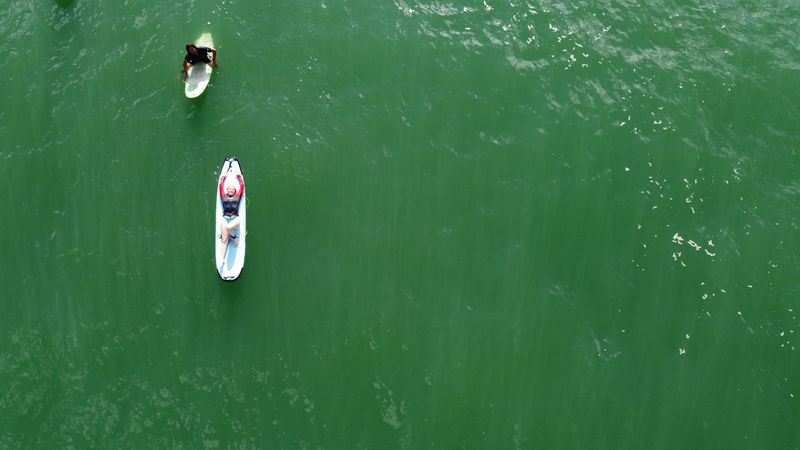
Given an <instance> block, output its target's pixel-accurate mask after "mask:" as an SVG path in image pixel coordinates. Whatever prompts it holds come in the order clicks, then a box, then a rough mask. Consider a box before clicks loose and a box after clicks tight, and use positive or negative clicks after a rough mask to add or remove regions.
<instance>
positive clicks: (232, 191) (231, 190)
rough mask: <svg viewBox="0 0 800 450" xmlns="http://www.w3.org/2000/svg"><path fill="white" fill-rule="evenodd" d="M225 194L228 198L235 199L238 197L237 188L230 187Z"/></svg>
mask: <svg viewBox="0 0 800 450" xmlns="http://www.w3.org/2000/svg"><path fill="white" fill-rule="evenodd" d="M225 193H226V194H228V197H233V196H234V195H236V186H233V185H228V187H227V188H225Z"/></svg>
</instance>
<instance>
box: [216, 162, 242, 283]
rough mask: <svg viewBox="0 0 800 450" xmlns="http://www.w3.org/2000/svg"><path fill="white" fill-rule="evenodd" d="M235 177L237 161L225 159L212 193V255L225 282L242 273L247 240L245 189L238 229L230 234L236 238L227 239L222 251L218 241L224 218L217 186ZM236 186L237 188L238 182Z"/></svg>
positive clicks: (237, 170)
mask: <svg viewBox="0 0 800 450" xmlns="http://www.w3.org/2000/svg"><path fill="white" fill-rule="evenodd" d="M237 175H242V168H241V166H239V160H238V159H237V158H235V157H229V158H226V159H225V162H224V163H223V164H222V170H221V171H220V174H219V180H217V185H216V190H215V191H214V192H215V195H214V199H215V200H216V201H215V202H214V203H215V204H216V213H215V217H216V220H215V222H216V224H215V226H214V243H215V244H214V255H215V257H216V261H217V272H219V276H220V278H222V279H223V280H225V281H233V280H235V279H237V278H238V277H239V275H240V274H241V273H242V268H244V251H245V248H246V246H245V244H246V242H245V239H246V238H247V226H246V225H247V199H246V198H245V196H246V195H247V189H244V190H243V192H242V198H241V199H240V200H239V218H240V220H241V223H240V224H239V228H237V229H235V230H233V232H232V233H231V236H236V239H231V238H229V239H228V243H227V245H225V246H224V247H225V249H224V251H223V244H222V240H221V239H220V227H221V225H222V223H223V222H224V221H225V218H224V217H222V200H221V198H220V193H219V184H220V182H223V181H224V179H225V178H226V177H230V178H229V179H228V180H227V181H230V180H237V178H236V176H237ZM242 183H244V175H242ZM236 184H237V186H238V184H239V182H238V180H237V181H236ZM224 185H225V183H223V186H224ZM234 241H238V245H235V244H234Z"/></svg>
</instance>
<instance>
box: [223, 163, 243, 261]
mask: <svg viewBox="0 0 800 450" xmlns="http://www.w3.org/2000/svg"><path fill="white" fill-rule="evenodd" d="M236 178H237V179H238V180H239V187H238V189H237V187H236V182H235V181H234V180H231V182H229V183H226V180H227V179H228V177H227V175H226V176H225V177H223V178H222V179H221V180H219V198H220V201H221V202H222V218H223V219H225V221H224V222H222V224H221V225H220V229H219V233H220V234H219V239H220V240H221V241H222V248H221V252H222V256H223V258H224V257H225V253H224V252H225V251H226V250H227V249H228V246H227V244H228V238H229V237H230V238H232V239H233V245H235V246H239V240H238V236H233V235H232V234H233V231H234V230H235V229H237V228H238V227H239V223H240V222H241V219H240V218H239V200H241V198H242V194H243V193H244V180H242V176H241V175H238V174H237V175H236Z"/></svg>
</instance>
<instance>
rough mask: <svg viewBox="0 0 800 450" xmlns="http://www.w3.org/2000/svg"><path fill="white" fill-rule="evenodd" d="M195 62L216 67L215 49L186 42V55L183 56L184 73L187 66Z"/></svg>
mask: <svg viewBox="0 0 800 450" xmlns="http://www.w3.org/2000/svg"><path fill="white" fill-rule="evenodd" d="M197 63H203V64H211V67H217V49H215V48H212V47H198V46H196V45H194V44H186V56H184V57H183V73H184V75H185V74H186V73H187V72H188V71H189V66H193V65H195V64H197Z"/></svg>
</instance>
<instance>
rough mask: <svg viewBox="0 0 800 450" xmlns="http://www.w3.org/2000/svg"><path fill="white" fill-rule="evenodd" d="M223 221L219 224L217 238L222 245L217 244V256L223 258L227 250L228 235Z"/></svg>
mask: <svg viewBox="0 0 800 450" xmlns="http://www.w3.org/2000/svg"><path fill="white" fill-rule="evenodd" d="M226 225H227V224H226V223H225V221H223V222H222V223H221V224H220V226H219V240H220V242H221V243H222V245H220V246H219V256H220V258H222V259H224V258H225V253H226V252H227V250H228V237H229V236H230V232H228V227H227V226H226Z"/></svg>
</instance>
